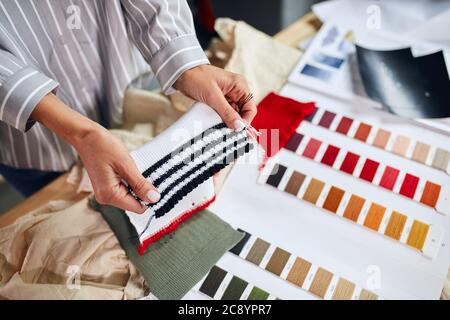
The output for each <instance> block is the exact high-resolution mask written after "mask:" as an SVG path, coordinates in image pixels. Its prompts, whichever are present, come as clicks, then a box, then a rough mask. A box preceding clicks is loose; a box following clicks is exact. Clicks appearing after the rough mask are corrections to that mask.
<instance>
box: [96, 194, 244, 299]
mask: <svg viewBox="0 0 450 320" xmlns="http://www.w3.org/2000/svg"><path fill="white" fill-rule="evenodd" d="M90 206H91V207H92V208H93V209H94V210H96V211H99V212H101V214H102V216H103V218H104V219H105V220H106V221H107V223H108V224H109V226H110V227H111V229H112V230H113V232H114V234H115V235H116V237H117V238H118V240H119V242H120V245H121V246H122V248H123V249H124V250H125V252H126V253H127V255H128V257H129V259H130V260H131V261H132V262H133V264H134V265H135V266H136V268H137V269H138V270H139V271H140V272H141V273H142V275H143V277H144V278H145V280H146V281H147V283H148V284H149V287H150V292H151V293H152V294H153V295H155V296H156V297H157V298H158V299H161V300H175V299H181V298H182V297H183V296H184V295H185V294H186V293H187V292H188V291H189V290H191V289H192V287H194V286H195V285H196V284H197V283H198V282H199V281H200V280H202V279H203V277H204V276H205V275H206V274H208V272H209V270H210V269H211V268H212V267H213V266H214V265H215V264H216V263H217V261H218V260H219V259H220V258H221V257H222V256H223V255H224V254H225V253H226V252H227V251H228V250H230V249H231V248H233V247H234V246H235V245H236V244H237V243H238V242H239V241H241V239H242V238H243V236H244V234H242V233H241V232H238V231H236V230H235V229H233V228H232V227H231V226H230V225H229V224H228V223H226V222H225V221H223V220H222V219H220V218H219V217H217V216H216V215H215V214H213V213H212V212H210V211H208V210H204V211H202V212H199V213H196V214H195V215H193V216H192V217H191V218H189V219H188V220H187V221H185V222H184V223H182V224H181V225H180V226H179V227H178V229H177V230H175V232H172V233H170V234H169V235H167V236H165V237H163V238H161V239H160V240H159V241H157V242H155V243H152V244H151V245H150V246H149V247H148V248H147V250H146V252H145V254H144V255H142V256H139V254H138V250H137V248H138V245H139V238H138V235H137V233H136V230H135V229H134V227H133V225H132V224H131V223H130V221H129V219H128V217H127V216H126V214H125V213H124V211H123V210H120V209H117V208H114V207H110V206H103V205H100V204H98V203H97V202H96V201H95V200H91V201H90Z"/></svg>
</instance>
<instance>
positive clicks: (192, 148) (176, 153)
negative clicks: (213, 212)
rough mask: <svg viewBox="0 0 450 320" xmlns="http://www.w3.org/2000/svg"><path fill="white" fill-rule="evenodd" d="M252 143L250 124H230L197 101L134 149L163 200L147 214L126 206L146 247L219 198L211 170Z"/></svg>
mask: <svg viewBox="0 0 450 320" xmlns="http://www.w3.org/2000/svg"><path fill="white" fill-rule="evenodd" d="M252 148H253V144H252V143H251V142H250V141H249V139H248V136H247V132H246V130H244V131H242V132H235V131H233V130H231V129H229V128H227V127H226V125H225V124H224V123H223V122H222V120H221V118H220V117H219V116H218V115H217V113H216V112H215V111H214V110H212V109H211V108H210V107H208V106H206V105H204V104H200V103H197V104H196V105H195V106H194V107H193V108H192V109H191V110H190V111H189V112H188V113H186V114H185V115H184V116H183V117H182V118H181V119H179V120H178V121H177V122H176V123H175V124H174V125H172V126H171V127H170V128H169V129H167V130H166V131H164V132H163V133H162V134H161V135H159V136H158V137H156V138H155V139H154V140H152V141H150V142H149V143H148V144H146V145H145V146H143V147H142V148H140V149H138V150H136V151H134V152H132V157H133V159H134V160H135V161H136V164H137V166H138V168H139V170H140V171H141V172H142V174H143V176H144V177H145V178H146V179H148V180H149V181H150V182H151V183H153V185H154V186H155V187H157V188H158V189H159V191H160V192H161V200H160V201H159V202H158V203H156V204H153V205H149V209H148V210H147V211H146V212H145V213H144V214H143V215H137V214H134V213H130V212H127V215H128V216H129V218H130V221H131V223H132V224H133V225H134V227H135V228H136V230H137V233H138V234H139V237H140V242H141V248H140V251H141V252H143V251H144V250H145V248H146V247H147V246H148V245H149V244H150V243H151V242H153V241H156V240H157V239H159V238H160V237H161V236H164V235H165V234H167V233H169V232H171V231H173V230H174V229H175V228H176V227H177V225H178V224H179V223H181V222H182V221H184V220H185V219H187V218H188V217H189V216H191V215H192V214H194V213H196V212H198V211H200V210H202V209H205V208H206V207H207V206H209V204H211V203H212V202H213V201H214V198H215V194H214V184H213V181H212V176H213V175H214V174H215V173H217V172H219V171H220V170H222V169H223V168H225V167H226V166H227V165H229V164H231V163H232V162H234V161H235V160H236V159H237V158H239V157H240V156H242V155H244V154H245V153H248V152H249V151H250V150H251V149H252Z"/></svg>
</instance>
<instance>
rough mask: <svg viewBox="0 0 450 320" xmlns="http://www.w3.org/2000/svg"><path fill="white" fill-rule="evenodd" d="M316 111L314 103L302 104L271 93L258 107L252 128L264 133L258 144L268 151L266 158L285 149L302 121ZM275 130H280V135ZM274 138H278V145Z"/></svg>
mask: <svg viewBox="0 0 450 320" xmlns="http://www.w3.org/2000/svg"><path fill="white" fill-rule="evenodd" d="M315 109H316V107H315V103H313V102H309V103H302V102H298V101H296V100H293V99H290V98H286V97H282V96H279V95H277V94H276V93H273V92H272V93H269V94H268V95H267V96H266V97H265V98H264V99H263V100H262V101H261V102H260V104H259V105H258V114H257V115H256V117H255V119H254V120H253V122H252V126H253V127H254V128H255V129H256V130H258V131H260V132H261V133H262V135H261V137H259V139H258V140H259V141H258V142H259V144H260V145H261V146H262V147H263V148H264V150H265V151H266V158H270V157H273V156H274V155H276V154H277V153H278V151H280V149H282V148H284V146H286V144H287V143H288V141H289V140H290V139H291V137H292V135H293V134H294V133H295V131H296V129H297V128H298V127H299V126H300V124H301V123H302V121H303V120H304V119H305V118H306V117H308V116H309V115H310V114H312V113H313V112H314V110H315ZM273 130H279V131H278V135H277V134H276V133H275V132H272V131H273ZM272 138H274V139H276V138H278V139H279V140H278V143H276V141H272Z"/></svg>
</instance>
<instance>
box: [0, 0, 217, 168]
mask: <svg viewBox="0 0 450 320" xmlns="http://www.w3.org/2000/svg"><path fill="white" fill-rule="evenodd" d="M208 63H209V62H208V59H207V58H206V56H205V54H204V52H203V50H202V49H201V47H200V45H199V43H198V40H197V38H196V36H195V31H194V27H193V20H192V14H191V12H190V10H189V7H188V5H187V3H186V1H185V0H0V163H2V164H5V165H8V166H12V167H16V168H29V169H40V170H48V171H65V170H67V169H69V168H70V167H71V165H72V164H73V163H74V162H75V161H76V160H77V158H78V155H77V153H76V151H75V150H74V149H73V148H72V147H71V146H70V145H68V144H67V143H65V142H64V141H63V140H61V139H59V138H58V137H57V136H56V135H55V134H54V133H52V132H51V131H49V130H48V129H47V128H45V127H44V126H42V125H41V124H39V123H34V122H33V121H32V120H31V119H30V114H31V113H32V111H33V109H34V108H35V107H36V105H37V103H38V102H39V101H40V100H41V99H42V98H43V97H44V96H45V95H46V94H48V93H50V92H53V93H55V94H56V95H57V96H58V97H59V98H60V99H61V100H62V101H64V103H66V104H67V105H68V106H70V107H71V108H73V109H74V110H76V111H78V112H79V113H81V114H83V115H85V116H87V117H89V118H91V119H93V120H95V121H97V122H99V123H101V124H103V125H105V126H107V127H114V126H117V125H120V123H121V120H122V100H123V96H124V92H125V89H126V88H127V87H129V86H135V87H143V86H144V85H145V80H148V79H149V78H151V77H152V76H153V75H155V76H156V77H157V79H158V81H159V82H160V84H161V87H162V89H163V90H164V91H165V92H169V91H170V90H171V87H172V85H173V83H174V82H175V81H176V80H177V78H178V77H179V76H180V75H181V74H182V73H183V72H184V71H186V70H187V69H190V68H192V67H195V66H198V65H202V64H208Z"/></svg>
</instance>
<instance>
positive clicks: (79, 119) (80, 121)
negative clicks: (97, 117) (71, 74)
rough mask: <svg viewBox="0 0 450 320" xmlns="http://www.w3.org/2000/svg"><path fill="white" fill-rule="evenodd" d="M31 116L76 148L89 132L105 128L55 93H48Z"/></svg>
mask: <svg viewBox="0 0 450 320" xmlns="http://www.w3.org/2000/svg"><path fill="white" fill-rule="evenodd" d="M31 118H32V119H33V120H35V121H38V122H40V123H41V124H43V125H44V126H46V127H47V128H48V129H50V130H52V131H53V132H55V133H56V134H57V135H58V136H59V137H60V138H61V139H63V140H65V141H66V142H68V143H69V144H71V145H72V146H74V147H75V148H76V149H78V147H79V146H80V145H81V144H82V141H83V139H84V138H85V137H87V136H88V135H89V134H91V133H93V132H98V131H100V130H103V127H101V126H100V125H99V124H98V123H96V122H94V121H92V120H91V119H89V118H87V117H85V116H83V115H81V114H80V113H78V112H76V111H74V110H72V109H71V108H69V107H68V106H67V105H66V104H65V103H64V102H62V101H61V100H60V99H59V98H58V97H56V96H55V95H54V94H48V95H46V96H45V97H44V98H43V99H42V100H41V101H40V102H39V103H38V104H37V106H36V108H35V109H34V110H33V112H32V114H31Z"/></svg>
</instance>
